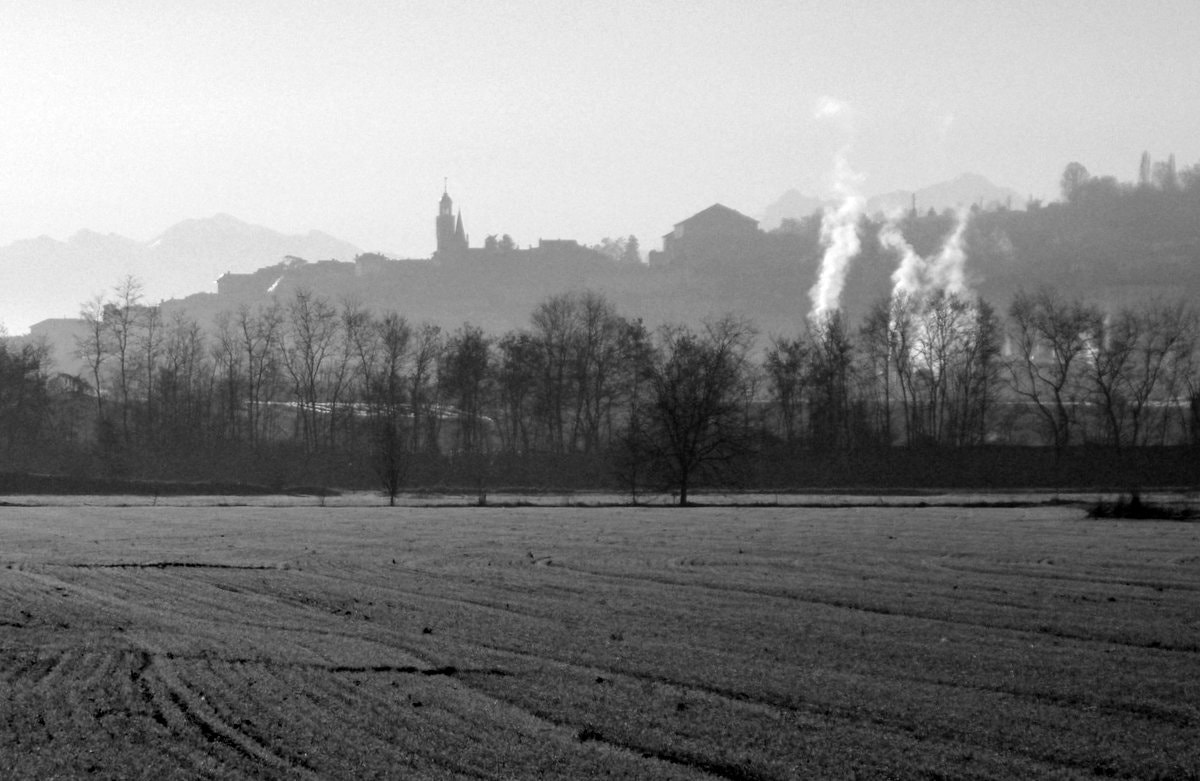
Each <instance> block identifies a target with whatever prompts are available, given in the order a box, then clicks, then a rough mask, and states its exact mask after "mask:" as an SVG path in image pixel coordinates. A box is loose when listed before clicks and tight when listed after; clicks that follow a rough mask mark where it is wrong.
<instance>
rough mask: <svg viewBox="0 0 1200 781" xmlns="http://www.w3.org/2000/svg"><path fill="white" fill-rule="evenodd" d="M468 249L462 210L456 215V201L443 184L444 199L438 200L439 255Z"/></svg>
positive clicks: (457, 252)
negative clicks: (456, 216)
mask: <svg viewBox="0 0 1200 781" xmlns="http://www.w3.org/2000/svg"><path fill="white" fill-rule="evenodd" d="M466 249H467V236H466V233H465V232H464V231H463V222H462V212H461V211H460V212H459V213H458V218H457V219H455V216H454V201H453V200H451V198H450V193H449V191H448V190H447V189H446V187H445V185H444V184H443V186H442V200H441V201H439V202H438V216H437V253H436V254H437V255H439V256H442V257H445V256H446V255H455V254H460V253H462V252H463V251H465V250H466Z"/></svg>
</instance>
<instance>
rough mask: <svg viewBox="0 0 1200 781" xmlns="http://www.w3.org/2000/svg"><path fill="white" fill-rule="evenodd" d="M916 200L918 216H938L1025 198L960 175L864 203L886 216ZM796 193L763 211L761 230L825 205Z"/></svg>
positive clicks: (972, 176)
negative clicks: (942, 213)
mask: <svg viewBox="0 0 1200 781" xmlns="http://www.w3.org/2000/svg"><path fill="white" fill-rule="evenodd" d="M914 195H915V196H916V204H917V209H918V210H920V211H921V212H925V211H928V210H929V209H933V210H934V211H936V212H942V211H944V210H946V209H955V208H958V207H960V206H972V205H976V204H978V205H979V206H991V205H993V204H1002V205H1005V206H1011V207H1012V208H1022V207H1024V205H1025V197H1024V196H1022V195H1021V194H1020V193H1018V192H1017V191H1016V190H1013V189H1011V188H1008V187H1001V186H999V185H996V184H993V183H992V182H991V181H990V180H988V178H987V177H985V176H982V175H980V174H973V173H964V174H959V175H958V176H956V177H955V178H953V179H950V180H947V181H945V182H938V183H936V184H931V185H929V186H928V187H922V188H921V189H919V190H915V191H913V190H895V191H893V192H889V193H883V194H881V195H875V196H873V197H871V198H868V199H867V213H868V214H878V213H883V214H889V213H891V212H896V211H903V210H907V209H910V208H911V207H912V204H913V196H914ZM829 203H831V202H829V201H822V200H821V199H819V198H815V197H813V196H810V195H805V194H803V193H801V192H800V191H799V190H795V189H792V190H788V191H787V192H785V193H784V194H783V195H781V196H779V198H778V200H776V201H774V202H773V203H771V204H770V205H768V206H767V207H766V208H765V209H763V212H762V217H761V219H760V224H761V227H762V229H763V230H774V229H775V228H778V227H779V226H780V224H782V222H783V221H784V220H785V219H793V220H798V219H800V218H802V217H807V216H808V215H810V214H812V213H813V212H814V211H817V210H818V209H821V208H823V207H824V206H826V205H828V204H829Z"/></svg>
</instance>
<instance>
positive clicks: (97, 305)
mask: <svg viewBox="0 0 1200 781" xmlns="http://www.w3.org/2000/svg"><path fill="white" fill-rule="evenodd" d="M106 305H107V304H106V303H105V301H104V297H103V296H100V295H97V296H96V297H94V298H92V299H91V300H90V301H87V302H86V303H84V304H83V306H82V307H81V308H80V310H79V317H80V319H81V320H83V324H84V329H85V330H84V335H83V336H80V337H76V338H75V355H76V356H77V357H78V358H80V360H82V361H83V362H84V365H85V366H87V371H88V375H89V377H90V379H91V382H92V392H93V393H95V395H96V421H97V423H99V421H102V420H103V419H104V384H103V378H104V364H105V362H106V361H107V360H108V358H109V356H110V355H111V354H112V349H111V346H110V340H109V334H108V329H107V328H105V327H104V309H105V307H106Z"/></svg>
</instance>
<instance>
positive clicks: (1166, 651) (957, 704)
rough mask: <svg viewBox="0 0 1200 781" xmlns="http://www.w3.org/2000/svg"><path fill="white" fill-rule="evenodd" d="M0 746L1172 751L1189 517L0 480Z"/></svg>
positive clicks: (297, 767)
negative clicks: (616, 504) (136, 492)
mask: <svg viewBox="0 0 1200 781" xmlns="http://www.w3.org/2000/svg"><path fill="white" fill-rule="evenodd" d="M0 776H3V777H4V778H50V777H55V776H57V777H64V778H74V777H80V776H90V777H98V778H105V777H108V778H118V777H120V778H127V777H145V778H194V777H211V778H230V777H263V778H288V779H291V778H372V777H380V778H382V777H388V778H494V779H500V778H592V777H626V778H648V779H658V778H664V779H670V778H680V779H683V778H714V777H715V778H729V779H793V778H853V777H861V778H886V777H895V778H931V777H933V778H936V777H941V778H955V779H958V778H1092V777H1106V778H1111V777H1136V778H1164V779H1165V778H1171V779H1177V778H1196V777H1200V524H1196V523H1170V522H1147V521H1111V520H1105V521H1089V520H1085V519H1084V512H1083V511H1082V510H1080V509H1078V508H1071V507H1034V508H1009V509H996V508H953V507H904V508H887V507H879V508H809V509H804V508H790V509H789V508H761V507H760V508H743V509H738V508H732V507H724V508H697V509H687V510H672V509H667V508H661V507H659V508H604V509H601V508H590V509H589V508H577V507H558V508H460V509H454V508H436V507H427V508H411V507H410V508H398V509H394V510H388V509H387V508H379V507H316V506H310V507H299V506H296V507H262V506H260V507H113V506H104V507H87V506H74V507H53V506H43V507H0Z"/></svg>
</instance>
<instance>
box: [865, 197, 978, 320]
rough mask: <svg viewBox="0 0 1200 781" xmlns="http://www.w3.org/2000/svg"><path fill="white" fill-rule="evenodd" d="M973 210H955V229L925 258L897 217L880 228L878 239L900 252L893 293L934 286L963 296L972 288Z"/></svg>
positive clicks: (915, 292) (917, 292)
mask: <svg viewBox="0 0 1200 781" xmlns="http://www.w3.org/2000/svg"><path fill="white" fill-rule="evenodd" d="M970 216H971V215H970V212H969V211H967V210H966V209H960V210H959V211H958V212H957V213H956V214H955V224H954V230H953V231H951V233H950V235H949V236H947V237H946V240H945V241H943V242H942V247H941V249H939V250H938V252H937V254H936V255H932V256H930V257H928V258H923V257H921V256H920V255H918V254H917V252H916V250H914V249H913V247H912V245H911V244H909V243H908V240H907V239H905V238H904V234H902V233H901V232H900V226H899V225H897V224H896V221H895V220H894V219H889V220H888V221H887V222H885V223H884V224H883V227H882V228H880V229H879V243H880V244H881V245H882V246H884V247H886V248H887V249H890V250H892V251H893V252H895V253H896V254H897V255H899V256H900V262H899V264H897V266H896V270H895V271H894V272H892V297H893V298H897V297H901V296H906V295H907V296H918V297H920V296H924V295H925V294H927V293H931V292H933V291H935V290H941V291H944V292H946V293H949V294H951V295H957V296H963V295H967V294H968V293H969V292H970V289H969V288H968V287H967V277H966V264H967V249H966V236H967V223H968V222H969V220H970Z"/></svg>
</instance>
